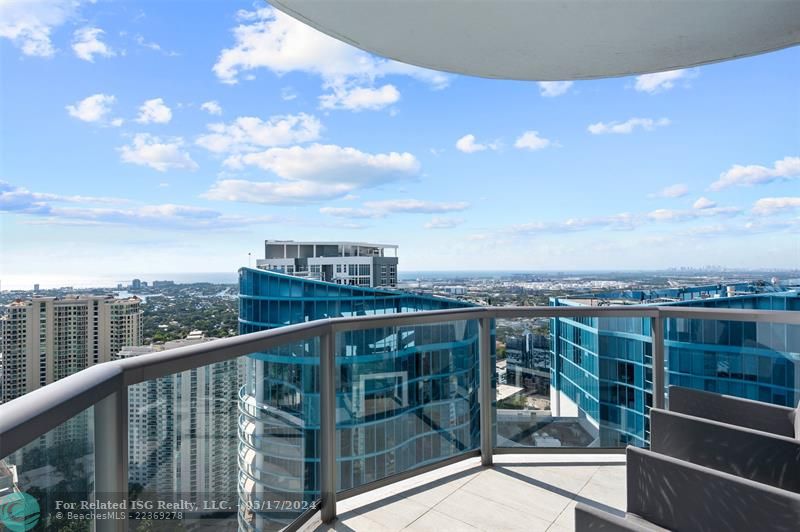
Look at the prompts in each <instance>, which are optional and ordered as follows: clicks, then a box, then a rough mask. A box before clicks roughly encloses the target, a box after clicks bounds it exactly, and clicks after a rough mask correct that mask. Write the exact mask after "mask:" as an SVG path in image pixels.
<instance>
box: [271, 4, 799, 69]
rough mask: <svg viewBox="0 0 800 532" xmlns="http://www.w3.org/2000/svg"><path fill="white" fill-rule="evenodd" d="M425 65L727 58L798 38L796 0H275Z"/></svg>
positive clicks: (605, 65) (644, 64)
mask: <svg viewBox="0 0 800 532" xmlns="http://www.w3.org/2000/svg"><path fill="white" fill-rule="evenodd" d="M271 3H272V5H274V6H275V7H277V8H278V9H280V10H282V11H284V12H286V13H287V14H289V15H291V16H293V17H295V18H297V19H298V20H300V21H302V22H304V23H306V24H308V25H310V26H312V27H314V28H316V29H318V30H320V31H322V32H324V33H327V34H328V35H330V36H332V37H335V38H337V39H339V40H342V41H344V42H347V43H350V44H352V45H354V46H357V47H358V48H361V49H363V50H367V51H369V52H373V53H375V54H378V55H380V56H384V57H388V58H391V59H395V60H397V61H401V62H403V63H410V64H412V65H418V66H421V67H426V68H431V69H434V70H442V71H446V72H454V73H459V74H467V75H473V76H481V77H488V78H503V79H520V80H537V81H548V80H550V81H555V80H575V79H591V78H602V77H612V76H626V75H630V74H641V73H648V72H659V71H664V70H672V69H676V68H684V67H689V66H694V65H701V64H704V63H712V62H716V61H724V60H726V59H733V58H736V57H743V56H749V55H754V54H759V53H763V52H769V51H772V50H777V49H780V48H785V47H788V46H792V45H795V44H798V42H800V0H271Z"/></svg>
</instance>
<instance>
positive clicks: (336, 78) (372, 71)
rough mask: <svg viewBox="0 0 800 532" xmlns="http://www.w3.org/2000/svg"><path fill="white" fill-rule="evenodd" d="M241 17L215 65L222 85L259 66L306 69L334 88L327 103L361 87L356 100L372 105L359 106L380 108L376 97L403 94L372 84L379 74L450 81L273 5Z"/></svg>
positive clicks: (435, 83) (281, 71) (437, 85)
mask: <svg viewBox="0 0 800 532" xmlns="http://www.w3.org/2000/svg"><path fill="white" fill-rule="evenodd" d="M238 19H239V22H240V24H239V25H238V26H237V27H236V28H234V29H233V35H234V39H235V44H234V46H233V47H232V48H226V49H224V50H222V52H221V53H220V55H219V58H218V59H217V63H216V64H215V65H214V68H213V70H214V73H215V74H216V75H217V77H218V78H219V80H220V81H222V82H223V83H238V82H239V79H240V77H243V74H244V73H247V72H252V71H254V70H257V69H260V68H266V69H268V70H271V71H272V72H274V73H275V74H277V75H279V76H280V75H283V74H285V73H288V72H298V71H299V72H306V73H309V74H314V75H318V76H320V77H321V78H322V81H323V87H324V88H325V89H329V90H332V91H333V93H332V94H327V95H325V96H323V99H322V101H323V103H324V104H325V105H334V102H339V100H341V99H343V97H340V96H339V95H337V91H342V90H345V92H348V93H349V92H351V91H353V90H357V89H353V87H357V88H359V89H361V90H360V91H359V92H356V93H355V94H354V95H353V96H352V98H354V99H355V100H357V101H359V102H363V101H365V100H367V101H370V102H372V103H371V104H370V105H371V106H370V107H366V106H363V105H362V106H355V108H359V109H372V108H375V107H376V106H377V104H376V103H374V102H375V100H378V101H380V102H385V101H386V100H388V99H392V98H394V99H395V101H396V99H397V98H398V97H399V92H398V93H397V97H395V94H394V92H392V91H391V89H386V88H385V87H386V86H384V87H382V88H380V89H375V88H373V84H374V82H375V80H376V79H378V78H382V77H385V76H389V75H403V76H410V77H413V78H416V79H419V80H422V81H424V82H427V83H429V84H430V85H431V86H432V87H434V88H443V87H445V86H447V84H448V82H449V77H448V76H447V75H445V74H442V73H440V72H434V71H431V70H426V69H423V68H419V67H415V66H411V65H406V64H403V63H398V62H396V61H391V60H386V59H382V58H380V57H377V56H374V55H372V54H369V53H367V52H364V51H363V50H359V49H358V48H355V47H353V46H351V45H349V44H345V43H344V42H342V41H339V40H338V39H334V38H333V37H330V36H328V35H325V34H324V33H322V32H320V31H317V30H315V29H314V28H312V27H310V26H308V25H306V24H303V23H302V22H299V21H298V20H296V19H294V18H292V17H290V16H289V15H286V14H284V13H282V12H280V11H278V10H275V9H272V8H269V7H265V8H262V9H258V10H255V11H244V10H242V11H239V13H238ZM247 75H248V74H244V77H247ZM250 75H251V74H250ZM392 88H393V89H394V91H395V92H397V89H396V88H394V87H392ZM365 91H366V92H365ZM376 91H377V92H376ZM326 102H327V103H326ZM337 105H338V104H337ZM384 105H386V104H384ZM335 108H337V109H339V108H344V109H350V108H351V107H339V106H337V107H335Z"/></svg>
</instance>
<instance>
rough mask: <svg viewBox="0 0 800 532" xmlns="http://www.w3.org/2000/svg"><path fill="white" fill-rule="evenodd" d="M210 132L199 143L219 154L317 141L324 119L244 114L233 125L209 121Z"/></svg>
mask: <svg viewBox="0 0 800 532" xmlns="http://www.w3.org/2000/svg"><path fill="white" fill-rule="evenodd" d="M208 129H209V131H210V133H208V134H206V135H201V136H200V137H198V139H197V144H198V145H199V146H202V147H203V148H205V149H207V150H209V151H212V152H215V153H238V152H245V151H256V150H259V149H262V148H271V147H274V146H284V145H287V144H294V143H300V142H310V141H313V140H317V139H318V138H319V135H320V131H321V130H322V124H321V123H320V121H319V120H318V119H317V118H316V117H314V116H312V115H307V114H305V113H299V114H296V115H280V116H273V117H270V118H269V120H266V121H264V120H262V119H260V118H258V117H255V116H240V117H239V118H237V119H236V120H234V121H233V122H231V123H230V124H222V123H218V124H209V125H208Z"/></svg>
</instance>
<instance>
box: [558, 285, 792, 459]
mask: <svg viewBox="0 0 800 532" xmlns="http://www.w3.org/2000/svg"><path fill="white" fill-rule="evenodd" d="M551 304H552V305H554V306H586V305H598V306H606V305H630V304H636V305H640V304H641V305H648V304H649V305H660V306H681V307H706V308H738V309H759V310H795V311H798V310H800V295H798V292H797V291H793V290H788V291H783V290H782V289H781V287H780V286H773V285H770V284H767V283H753V284H750V283H739V284H735V285H710V286H699V287H691V288H674V289H666V290H649V291H641V290H638V291H637V290H627V291H618V292H607V293H603V294H594V295H591V296H577V297H569V298H552V299H551ZM664 328H665V331H664V339H665V360H666V364H667V375H666V384H667V385H680V386H685V387H690V388H697V389H700V390H707V391H712V392H719V393H723V394H728V395H734V396H737V397H743V398H746V399H754V400H757V401H763V402H768V403H773V404H777V405H782V406H796V405H797V402H798V400H800V393H799V392H798V390H800V371H798V370H797V368H798V367H800V358H798V354H797V353H793V352H791V351H790V348H791V346H797V345H800V327H797V326H791V325H784V324H778V323H756V322H735V321H719V320H701V319H666V320H664ZM550 333H551V339H552V341H551V356H552V358H551V363H550V364H551V367H550V372H551V379H550V381H551V388H550V402H551V409H552V412H553V415H554V416H565V417H573V416H574V417H579V418H584V419H585V420H587V421H588V422H589V423H588V425H591V426H594V428H595V429H596V436H597V438H598V443H599V444H600V445H601V446H620V445H627V444H631V445H638V446H645V445H647V444H648V443H649V435H650V418H649V412H650V407H651V405H652V403H653V400H652V375H653V364H652V340H651V336H650V335H651V330H650V320H649V318H571V319H570V318H555V319H553V320H551V331H550Z"/></svg>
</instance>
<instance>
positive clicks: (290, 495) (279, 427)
mask: <svg viewBox="0 0 800 532" xmlns="http://www.w3.org/2000/svg"><path fill="white" fill-rule="evenodd" d="M465 306H469V305H468V304H467V303H464V302H461V301H454V300H448V299H442V298H436V297H428V296H421V295H415V294H410V293H405V292H400V291H394V290H383V289H374V288H362V287H356V286H345V285H338V284H334V283H327V282H321V281H314V280H309V279H305V278H301V277H294V276H290V275H284V274H280V273H275V272H272V271H266V270H258V269H250V268H242V269H241V270H240V271H239V330H240V333H242V334H245V333H249V332H255V331H261V330H266V329H271V328H275V327H281V326H285V325H290V324H294V323H301V322H305V321H310V320H315V319H322V318H329V317H340V316H365V315H372V314H397V313H405V312H417V311H424V310H439V309H447V308H457V307H465ZM318 355H319V346H318V344H317V342H306V343H303V344H300V345H292V346H288V347H284V348H282V349H279V350H276V351H271V352H265V353H257V354H253V355H251V356H250V357H248V360H247V369H246V379H245V385H244V387H243V388H242V390H241V393H240V400H241V401H240V419H239V439H240V443H239V468H240V473H239V492H240V498H241V499H242V503H243V504H242V505H241V506H242V507H243V508H247V507H248V501H250V500H259V501H263V500H265V499H267V500H281V501H286V500H288V501H295V503H296V507H302V503H303V502H306V503H307V502H308V501H312V500H314V499H316V498H317V497H318V495H319V439H318V436H319V434H318V432H319V356H318ZM477 355H478V324H477V322H476V321H475V320H465V321H460V322H452V323H441V324H429V325H417V326H410V327H391V328H379V329H367V330H362V331H351V332H347V333H344V334H340V335H338V337H337V339H336V369H337V375H336V396H337V401H336V403H337V404H336V419H337V422H336V425H337V435H338V442H337V462H338V468H339V471H338V475H337V476H338V482H339V485H338V489H339V490H346V489H349V488H353V487H357V486H359V485H362V484H365V483H367V482H371V481H374V480H378V479H380V478H383V477H386V476H389V475H392V474H395V473H400V472H403V471H405V470H408V469H411V468H413V467H416V466H420V465H423V464H426V463H430V462H434V461H437V460H441V459H444V458H447V457H450V456H453V455H455V454H458V453H461V452H463V451H465V450H470V449H476V448H478V447H479V425H480V422H479V408H478V394H477V387H478V356H477ZM295 515H296V514H295ZM287 517H292V516H290V515H289V514H287V513H286V512H285V511H283V512H281V511H275V509H274V508H263V507H262V508H260V509H253V510H251V511H247V510H245V511H243V512H240V518H241V519H240V522H241V524H242V526H243V527H251V528H255V529H262V528H266V527H268V526H269V525H270V523H274V522H275V521H278V522H280V521H284V520H285V519H286V518H287Z"/></svg>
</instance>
